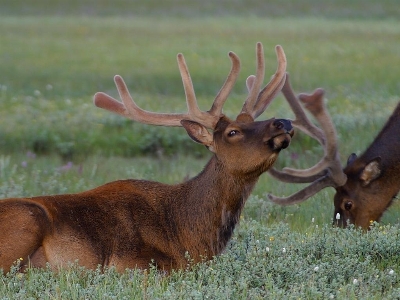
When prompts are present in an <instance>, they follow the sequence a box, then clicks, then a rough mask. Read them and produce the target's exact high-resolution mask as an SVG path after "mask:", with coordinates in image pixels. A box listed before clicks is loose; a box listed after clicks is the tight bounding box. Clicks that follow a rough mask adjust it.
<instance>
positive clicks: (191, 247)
mask: <svg viewBox="0 0 400 300" xmlns="http://www.w3.org/2000/svg"><path fill="white" fill-rule="evenodd" d="M276 53H277V60H278V67H277V70H276V72H275V74H274V76H273V77H272V79H271V81H270V82H269V83H268V84H267V85H266V86H265V87H264V88H263V89H262V90H261V87H262V84H263V81H264V72H265V66H264V52H263V48H262V44H261V43H257V46H256V56H257V68H256V75H255V76H253V75H252V76H250V77H249V78H248V80H247V81H248V82H251V84H252V86H253V88H252V89H251V90H250V92H249V94H248V96H247V98H246V100H245V102H244V105H243V108H242V110H241V112H240V113H239V115H238V116H237V117H236V119H235V120H231V119H229V118H228V117H226V116H225V115H224V114H223V113H222V107H223V104H224V102H225V101H226V99H227V97H228V95H229V93H230V91H231V89H232V88H233V86H234V84H235V82H236V79H237V76H238V74H239V69H240V61H239V58H238V57H237V55H236V54H234V53H233V52H230V53H229V57H230V59H231V62H232V67H231V71H230V73H229V74H228V76H227V79H226V81H225V83H224V84H223V86H222V88H221V90H220V91H219V93H218V94H217V96H216V97H215V99H214V102H213V104H212V107H211V109H210V110H209V111H207V112H203V111H200V109H199V108H198V106H197V100H196V97H195V92H194V88H193V84H192V80H191V78H190V74H189V71H188V68H187V65H186V63H185V60H184V57H183V55H182V54H178V56H177V60H178V66H179V70H180V74H181V77H182V81H183V86H184V90H185V94H186V102H187V107H188V112H187V113H154V112H148V111H145V110H142V109H141V108H139V107H138V106H137V105H136V103H135V102H134V101H133V99H132V98H131V96H130V94H129V91H128V89H127V87H126V85H125V83H124V81H123V79H122V78H121V77H120V76H115V78H114V81H115V84H116V86H117V89H118V91H119V95H120V97H121V99H122V102H119V101H118V100H116V99H114V98H112V97H110V96H108V95H107V94H104V93H96V95H95V96H94V103H95V105H96V106H98V107H101V108H103V109H106V110H109V111H111V112H114V113H117V114H119V115H122V116H124V117H127V118H130V119H133V120H135V121H138V122H141V123H146V124H152V125H161V126H182V127H184V128H185V129H186V131H187V133H188V135H189V136H190V137H191V138H192V139H193V140H194V141H195V142H198V143H200V144H203V145H204V146H206V147H207V148H208V149H209V150H210V151H211V152H212V153H213V155H212V157H211V159H210V160H209V162H208V163H207V165H206V166H205V167H204V169H203V171H202V172H200V174H198V175H197V176H196V177H194V178H192V179H189V180H188V181H185V182H183V183H179V184H175V185H166V184H163V183H159V182H153V181H145V180H134V179H130V180H118V181H114V182H110V183H107V184H105V185H103V186H100V187H97V188H94V189H92V190H89V191H85V192H82V193H77V194H65V195H52V196H38V197H32V198H13V199H4V200H2V201H0V268H3V270H5V271H8V270H9V269H10V266H12V264H13V263H14V262H15V261H16V260H18V259H19V260H20V267H21V268H20V270H21V271H23V270H24V269H25V268H27V267H29V266H32V267H44V266H45V265H46V264H47V263H49V264H50V266H51V267H52V268H54V269H57V268H58V267H63V266H66V265H67V264H68V263H69V262H75V261H78V263H79V264H80V265H82V266H84V267H87V268H96V267H97V266H98V265H101V266H103V267H108V266H114V267H115V268H116V269H117V270H118V271H123V270H125V269H126V268H148V267H149V264H151V263H154V264H155V265H156V266H157V268H159V269H162V270H165V271H169V270H171V269H173V268H182V267H185V266H186V264H187V254H188V255H189V256H190V258H191V260H193V261H194V262H199V261H201V260H203V259H204V260H206V259H210V258H212V257H213V256H215V255H217V254H219V253H220V252H221V251H222V250H223V249H224V248H225V246H226V244H227V242H228V241H229V239H230V237H231V235H232V233H233V230H234V227H235V225H236V223H237V222H238V219H239V216H240V213H241V211H242V208H243V206H244V204H245V201H246V199H247V198H248V196H249V194H250V193H251V191H252V189H253V187H254V185H255V184H256V182H257V180H258V178H259V176H260V175H261V174H262V173H264V172H265V171H267V170H268V169H269V168H270V167H271V165H272V164H273V163H274V162H275V160H276V159H277V157H278V154H279V152H280V151H281V150H282V149H284V148H286V147H287V146H288V145H289V143H290V141H291V137H292V135H293V128H292V126H291V123H290V121H288V120H285V119H275V118H272V119H268V120H264V121H255V119H256V118H257V117H258V116H259V115H261V114H262V113H263V112H264V111H265V109H266V108H267V106H268V105H269V103H270V102H271V101H272V99H273V98H274V97H275V96H276V95H277V94H278V93H279V92H280V91H281V88H282V86H283V84H284V82H285V76H286V57H285V54H284V52H283V49H282V47H280V46H277V47H276ZM260 90H261V91H260ZM208 129H211V130H212V133H211V132H210V131H209V130H208Z"/></svg>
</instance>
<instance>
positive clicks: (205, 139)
mask: <svg viewBox="0 0 400 300" xmlns="http://www.w3.org/2000/svg"><path fill="white" fill-rule="evenodd" d="M181 124H182V126H183V128H185V129H186V131H187V133H188V135H189V136H190V138H191V139H192V140H193V141H195V142H196V143H200V144H203V145H204V146H206V147H207V148H208V150H210V151H211V152H215V150H214V143H213V136H212V134H211V133H210V132H209V131H208V130H207V128H206V127H204V126H203V125H201V124H200V123H197V122H194V121H190V120H181Z"/></svg>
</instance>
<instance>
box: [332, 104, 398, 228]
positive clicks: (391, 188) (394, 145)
mask: <svg viewBox="0 0 400 300" xmlns="http://www.w3.org/2000/svg"><path fill="white" fill-rule="evenodd" d="M344 173H345V174H346V175H347V182H346V184H345V185H344V186H341V187H338V188H336V194H335V197H334V204H335V214H334V223H335V224H338V225H339V226H343V227H345V226H346V225H347V222H350V223H352V224H355V225H356V226H360V227H362V228H364V229H368V228H369V226H370V223H371V222H373V221H379V219H380V218H381V216H382V214H383V212H384V211H385V210H386V209H387V208H388V207H389V206H390V204H391V202H392V199H393V198H394V197H395V196H396V195H397V193H398V192H399V190H400V103H399V104H398V105H397V107H396V108H395V110H394V112H393V114H392V115H391V117H390V119H389V120H388V121H387V123H386V124H385V126H384V127H383V129H382V130H381V132H380V133H379V135H378V136H377V137H376V139H375V140H374V141H373V142H372V144H371V145H370V146H369V147H368V149H367V150H366V151H365V152H364V154H362V155H361V156H360V157H359V158H356V156H355V154H352V155H351V156H350V157H349V160H348V164H347V166H346V168H345V169H344ZM338 213H339V214H340V216H341V218H340V220H336V215H337V214H338Z"/></svg>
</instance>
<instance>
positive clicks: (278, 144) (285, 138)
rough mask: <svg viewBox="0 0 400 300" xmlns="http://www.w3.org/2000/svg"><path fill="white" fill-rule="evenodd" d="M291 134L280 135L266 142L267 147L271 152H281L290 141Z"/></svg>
mask: <svg viewBox="0 0 400 300" xmlns="http://www.w3.org/2000/svg"><path fill="white" fill-rule="evenodd" d="M292 136H293V133H291V132H286V133H281V134H279V135H277V136H275V137H273V138H272V139H270V140H268V145H269V146H270V147H271V149H272V150H274V151H275V150H282V149H285V148H287V147H288V146H289V144H290V141H291V140H292Z"/></svg>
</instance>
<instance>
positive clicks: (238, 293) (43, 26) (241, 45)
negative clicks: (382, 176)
mask: <svg viewBox="0 0 400 300" xmlns="http://www.w3.org/2000/svg"><path fill="white" fill-rule="evenodd" d="M3 2H4V1H0V6H1V10H0V16H1V17H0V70H1V72H0V198H5V197H22V196H34V195H43V194H54V193H71V192H79V191H83V190H87V189H90V188H92V187H95V186H98V185H100V184H103V183H105V182H109V181H111V180H116V179H122V178H143V179H151V180H157V181H161V182H166V183H175V182H179V181H182V180H183V179H184V178H185V177H187V176H194V175H195V174H197V173H198V172H200V170H201V169H202V167H203V166H204V165H205V163H206V161H207V159H208V158H209V156H210V154H209V153H208V152H207V151H206V150H205V149H204V148H203V147H201V146H199V145H197V144H195V143H193V142H192V141H191V140H190V139H189V138H188V137H187V135H186V132H185V131H184V130H183V129H181V128H160V127H155V126H147V125H141V124H137V123H132V122H131V121H129V120H124V119H122V118H121V117H119V116H114V115H112V114H110V113H108V112H105V111H102V110H100V109H98V108H95V107H94V106H93V104H92V96H93V94H94V93H95V92H97V91H105V92H107V93H110V94H112V95H114V96H117V93H116V89H115V87H114V84H113V81H112V78H113V76H114V75H115V74H120V75H122V76H123V77H124V78H125V80H126V82H127V84H128V86H129V88H130V90H131V93H132V95H133V96H134V98H135V99H136V100H137V102H138V103H139V105H140V106H142V107H143V108H146V109H150V110H154V111H183V110H184V109H185V101H184V92H183V87H182V83H181V79H180V76H179V71H178V68H177V64H176V54H177V53H178V52H182V53H184V55H185V58H186V60H187V63H188V66H189V69H190V72H191V76H192V79H193V81H194V86H195V90H196V94H197V97H198V100H199V103H200V106H201V107H202V108H203V109H205V110H206V109H208V108H209V106H210V104H211V102H212V100H213V98H214V96H215V94H216V93H217V91H218V89H219V88H220V86H221V85H222V83H223V81H224V80H225V77H226V75H227V73H228V70H229V68H230V65H229V59H228V57H227V53H228V51H234V52H236V53H237V54H238V55H239V57H240V58H241V62H242V71H241V75H240V77H239V80H238V83H237V85H236V87H235V89H234V91H233V93H232V96H231V97H230V99H229V100H228V101H227V103H226V105H225V108H224V111H225V113H226V114H227V115H228V116H231V117H234V116H235V115H236V114H237V113H238V112H239V110H240V108H241V105H242V103H243V100H244V99H245V97H246V88H245V84H244V82H245V78H246V77H247V76H248V75H249V74H252V73H254V71H255V55H254V54H255V43H256V42H257V41H261V42H263V44H264V50H265V57H266V62H267V78H268V74H272V72H273V70H275V66H276V63H275V56H274V55H275V54H274V50H273V49H274V46H275V45H276V44H281V45H282V46H283V47H284V49H285V52H286V55H287V59H288V71H289V72H290V74H291V81H292V85H293V87H294V89H295V91H296V92H311V91H312V90H313V89H314V88H317V87H323V88H324V89H325V90H326V92H327V98H328V107H329V111H330V113H331V115H332V118H333V120H334V122H335V124H336V127H337V129H338V135H339V142H340V145H339V148H340V152H341V158H342V161H343V162H344V161H346V159H347V156H348V155H349V154H350V153H351V152H356V153H360V152H362V151H363V150H364V149H365V148H366V146H367V145H368V144H369V143H370V142H371V141H372V140H373V138H374V136H375V135H376V134H377V132H378V131H379V130H380V128H381V127H382V125H383V123H384V122H385V120H386V119H387V117H388V116H389V115H390V113H391V111H392V109H393V108H394V106H395V105H396V104H397V103H398V101H399V95H400V83H399V78H400V70H399V68H398V66H399V65H400V56H399V53H400V43H399V42H398V37H399V36H400V25H399V23H398V18H399V17H398V16H399V15H400V14H399V9H400V6H399V5H398V3H397V1H394V0H391V1H390V0H386V1H380V2H379V3H378V2H375V1H351V2H349V1H325V2H321V1H316V0H308V1H301V2H296V1H285V2H284V3H283V2H282V1H267V2H266V1H256V0H252V1H235V2H232V1H229V2H227V1H201V2H200V1H198V2H197V1H196V2H186V1H163V2H155V1H135V5H132V3H131V2H129V1H113V2H105V1H96V2H95V3H96V4H95V5H94V2H93V1H92V2H91V1H69V2H68V5H65V3H64V2H61V1H44V0H39V1H35V2H32V3H30V2H26V1H25V2H22V1H7V2H6V3H3ZM271 116H276V117H292V114H291V112H290V111H289V109H288V106H287V104H286V103H285V101H284V99H283V98H282V97H281V96H279V97H278V98H277V99H276V100H275V102H274V103H273V104H272V105H271V107H270V108H269V109H268V111H267V112H266V113H264V115H263V117H264V118H269V117H271ZM33 153H34V155H33ZM144 154H146V156H144ZM147 154H149V155H147ZM320 155H321V150H320V149H319V147H318V146H317V145H316V143H315V142H314V141H312V140H310V139H309V138H307V137H305V136H304V135H301V134H298V135H297V136H295V138H294V139H293V142H292V144H291V146H290V147H289V148H288V149H287V150H285V151H283V152H282V154H281V157H280V158H279V161H278V162H277V164H276V166H277V167H278V168H282V167H283V166H288V165H290V166H294V167H301V168H304V167H307V166H310V165H312V164H313V163H315V162H316V161H317V160H318V158H319V157H320ZM297 156H298V158H296V157H297ZM69 162H71V163H72V165H71V164H69V165H68V163H69ZM66 166H70V167H69V168H68V167H66ZM298 188H299V187H298V186H294V185H288V184H283V183H279V182H276V181H275V180H274V179H272V178H271V177H269V176H268V175H267V174H265V175H263V176H262V177H261V178H260V181H259V183H258V185H257V186H256V188H255V190H254V192H253V194H252V196H251V197H250V199H249V200H248V202H247V203H246V207H245V210H244V212H243V215H242V218H241V222H240V226H239V227H238V228H237V230H236V231H235V236H234V238H233V240H232V242H231V244H230V245H229V247H228V249H227V251H226V252H225V253H224V254H223V255H221V256H220V257H218V258H216V259H215V260H214V261H212V262H211V263H210V264H199V265H197V266H194V267H193V269H191V270H186V271H182V272H176V273H173V274H172V275H171V276H170V277H168V278H163V277H162V276H160V275H159V274H157V273H156V272H155V271H154V270H152V269H150V270H148V272H145V273H143V272H138V271H129V272H127V273H126V274H122V275H119V274H116V273H115V272H113V271H112V270H111V271H110V272H107V273H105V274H99V273H96V272H88V273H87V272H83V271H82V270H79V269H73V270H64V271H62V272H60V273H59V274H53V273H51V272H50V271H46V270H44V271H43V270H42V271H38V270H32V271H29V272H28V273H27V274H26V275H23V276H19V275H15V274H13V273H11V274H8V275H4V276H2V277H1V276H0V297H1V298H3V299H7V298H9V299H11V298H12V299H18V298H19V299H29V298H32V299H34V298H40V299H84V298H88V299H100V298H102V299H124V297H125V298H126V299H131V298H135V299H137V298H143V299H153V298H158V299H170V298H172V299H187V298H192V299H206V298H209V299H217V298H224V299H226V298H230V299H249V298H251V299H257V298H259V299H262V298H279V299H281V298H287V299H291V298H293V299H294V298H296V299H297V298H302V299H327V298H330V297H331V296H334V298H337V299H360V298H362V299H393V298H394V297H397V296H398V293H399V288H400V282H399V277H398V274H399V272H400V269H399V267H398V266H399V261H398V253H400V247H399V244H398V243H399V242H398V240H399V239H398V232H399V228H398V225H396V224H397V223H399V215H400V214H399V211H400V207H399V205H400V204H399V202H398V201H395V202H394V204H393V206H392V207H391V208H390V210H388V212H386V213H385V215H384V217H383V219H382V222H381V224H379V225H375V227H374V229H373V230H372V231H371V232H369V233H367V234H363V233H361V232H359V231H357V230H354V229H348V230H337V229H332V228H331V227H330V223H331V219H332V214H333V205H332V196H333V190H332V189H326V190H324V191H322V192H321V193H319V194H318V195H316V196H315V197H313V198H312V199H310V200H308V201H306V202H305V203H303V204H301V205H294V206H289V207H280V206H277V205H274V204H272V203H270V202H268V201H267V200H266V193H268V192H272V193H274V194H279V195H282V194H285V195H287V194H290V193H292V192H294V191H296V190H297V189H298ZM312 220H313V222H312ZM390 224H392V225H390ZM266 247H268V248H269V249H270V252H267V251H266ZM283 248H285V249H287V252H286V254H283V253H282V249H283ZM316 267H318V268H317V270H318V271H315V268H316ZM390 270H393V274H392V272H390ZM389 272H390V274H389ZM354 279H357V282H356V283H355V284H354Z"/></svg>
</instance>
